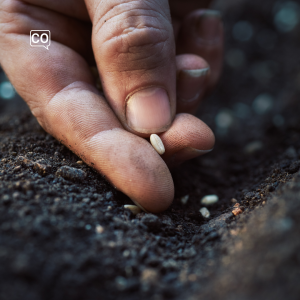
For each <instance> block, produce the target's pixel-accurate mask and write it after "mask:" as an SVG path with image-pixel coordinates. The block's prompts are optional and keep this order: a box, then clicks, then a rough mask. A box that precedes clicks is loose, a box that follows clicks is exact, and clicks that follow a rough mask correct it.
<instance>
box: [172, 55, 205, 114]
mask: <svg viewBox="0 0 300 300" xmlns="http://www.w3.org/2000/svg"><path fill="white" fill-rule="evenodd" d="M176 65H177V72H178V75H177V113H180V112H186V113H193V112H194V111H195V110H196V109H197V107H198V105H199V102H200V101H201V99H202V97H203V96H204V94H205V93H206V90H207V87H208V83H209V78H210V67H209V65H208V63H207V62H206V61H205V60H204V59H202V58H201V57H199V56H197V55H194V54H182V55H178V56H177V57H176Z"/></svg>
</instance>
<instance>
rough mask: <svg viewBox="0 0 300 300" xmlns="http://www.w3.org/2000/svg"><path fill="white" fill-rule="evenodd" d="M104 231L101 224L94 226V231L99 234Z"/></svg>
mask: <svg viewBox="0 0 300 300" xmlns="http://www.w3.org/2000/svg"><path fill="white" fill-rule="evenodd" d="M103 232H104V227H103V226H101V225H97V226H96V233H98V234H101V233H103Z"/></svg>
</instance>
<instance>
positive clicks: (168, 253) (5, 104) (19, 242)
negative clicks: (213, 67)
mask: <svg viewBox="0 0 300 300" xmlns="http://www.w3.org/2000/svg"><path fill="white" fill-rule="evenodd" d="M224 2H225V1H224ZM232 2H233V4H234V5H231V3H232ZM276 3H277V6H276V7H275V1H271V0H265V1H260V2H259V1H251V0H247V1H240V2H237V3H236V1H227V2H226V3H223V4H222V2H221V3H220V5H221V4H222V6H221V8H222V10H223V12H224V20H225V28H226V36H227V46H226V49H227V50H226V53H225V67H224V72H223V77H222V79H221V81H220V84H219V86H218V88H217V90H216V91H215V92H214V94H213V95H212V96H211V97H210V98H209V99H208V100H207V101H206V102H205V103H204V104H203V106H202V107H201V109H200V111H199V116H200V117H201V118H202V119H203V120H204V121H205V122H207V123H208V124H209V125H210V126H211V127H212V128H213V129H214V131H215V133H216V138H217V144H216V147H215V150H214V151H213V152H212V153H210V154H208V155H205V156H203V157H200V158H198V159H195V160H192V161H190V162H187V163H185V164H184V165H182V166H181V167H179V168H178V169H177V170H174V172H173V178H174V182H175V187H176V197H175V200H174V203H173V204H172V206H171V207H170V208H169V209H168V210H167V211H166V212H164V213H163V214H160V215H152V214H145V213H140V214H138V215H137V216H133V215H132V214H131V212H130V211H128V210H125V209H124V207H123V205H124V204H128V203H130V200H129V199H128V198H127V197H126V196H124V195H123V194H121V193H120V192H117V191H116V190H115V189H114V188H113V187H112V186H111V185H110V184H109V183H108V182H106V181H105V179H104V178H103V177H102V176H101V175H99V174H98V173H96V172H95V171H94V170H93V169H91V168H90V167H88V166H87V165H85V164H78V163H77V162H78V161H79V158H78V157H76V156H75V155H74V154H73V153H72V152H71V151H69V150H68V149H67V148H66V147H65V146H63V145H61V144H60V143H59V142H58V141H56V140H55V139H53V138H52V137H51V136H49V135H48V134H47V133H45V132H44V131H43V130H42V129H41V127H40V126H39V125H38V124H37V122H36V121H35V119H34V118H33V116H32V115H31V114H30V112H29V110H28V108H26V106H25V105H24V104H22V102H21V100H20V99H18V98H15V99H14V100H11V101H4V100H1V99H0V299H1V300H2V299H3V300H4V299H5V300H15V299H16V300H19V299H22V300H27V299H28V300H47V299H49V300H50V299H55V300H56V299H59V300H60V299H64V300H65V299H85V300H93V299H153V300H161V299H178V300H179V299H220V300H227V299H228V300H229V299H230V300H235V299H236V300H244V299H245V300H246V299H249V300H250V299H255V300H260V299H272V300H277V299H278V300H279V299H280V300H281V299H287V300H292V299H299V295H300V285H299V281H300V196H299V195H300V194H299V193H300V172H299V167H300V160H299V158H300V118H299V113H300V101H299V100H298V99H299V98H300V68H299V66H300V51H299V50H300V38H299V37H300V26H299V24H298V27H296V28H295V29H294V30H291V31H290V32H288V33H282V32H280V31H278V30H277V28H276V27H275V25H274V14H276V9H277V10H278V9H279V8H278V7H279V6H278V3H285V1H277V2H276ZM239 21H248V22H249V23H250V24H251V25H252V28H253V34H252V37H251V38H250V39H249V40H247V41H241V40H238V39H236V38H234V37H233V34H232V32H233V27H234V26H235V24H236V23H237V22H239ZM262 33H265V35H263V34H262ZM267 33H268V34H267ZM259 36H265V39H261V38H258V37H259ZM267 36H271V37H272V38H271V39H269V40H268V38H267ZM265 40H266V41H267V43H265V44H264V42H263V41H265ZM271 46H272V47H271ZM237 50H238V51H237ZM237 53H238V54H237ZM241 53H242V58H243V57H244V58H243V59H241V58H240V57H241ZM233 54H235V55H233ZM1 76H2V79H4V75H3V74H2V75H1ZM264 93H268V94H270V96H272V101H271V102H270V101H269V102H268V103H269V104H270V105H269V108H268V110H265V111H259V108H257V107H255V105H254V106H253V100H254V99H255V98H256V97H257V96H258V95H261V94H264ZM224 116H225V117H224ZM222 118H223V119H222ZM224 118H225V121H226V120H227V121H226V122H227V123H226V122H225V123H224ZM220 120H221V121H220ZM222 120H223V122H222ZM70 167H71V168H75V169H76V170H74V169H71V168H70ZM208 194H216V195H218V196H219V201H218V202H217V203H216V204H214V205H213V206H211V207H208V209H209V210H210V212H211V217H210V218H209V219H204V218H203V217H202V216H201V214H200V213H199V209H200V208H201V207H202V206H201V204H200V200H201V198H202V197H203V196H205V195H208ZM186 195H188V196H189V199H188V201H187V203H186V204H183V203H182V202H181V198H182V197H183V196H186ZM233 198H234V199H235V200H232V199H233ZM236 201H237V202H238V203H239V204H240V205H241V206H242V207H243V209H244V211H243V213H242V214H240V215H238V216H234V215H233V214H232V213H231V211H232V210H233V205H234V204H235V203H236Z"/></svg>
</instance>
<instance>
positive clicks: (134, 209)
mask: <svg viewBox="0 0 300 300" xmlns="http://www.w3.org/2000/svg"><path fill="white" fill-rule="evenodd" d="M124 208H126V209H129V210H130V211H131V212H132V213H133V214H134V215H135V216H136V215H137V214H139V213H140V212H142V210H141V209H140V208H139V207H138V206H136V205H124Z"/></svg>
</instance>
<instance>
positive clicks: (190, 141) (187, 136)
mask: <svg viewBox="0 0 300 300" xmlns="http://www.w3.org/2000/svg"><path fill="white" fill-rule="evenodd" d="M160 138H161V140H162V142H163V144H164V147H165V154H164V155H163V156H162V158H163V159H164V160H165V162H166V163H167V165H168V166H169V167H175V166H177V165H179V164H181V163H182V162H184V161H186V160H189V159H192V158H195V157H197V156H199V155H203V154H206V153H208V152H210V151H212V149H213V147H214V143H215V137H214V134H213V132H212V131H211V129H210V128H209V127H208V126H207V125H206V124H205V123H203V122H202V121H201V120H199V119H198V118H196V117H194V116H192V115H189V114H185V113H182V114H177V115H176V117H175V120H174V122H173V124H172V126H171V128H170V129H169V130H168V131H166V132H164V133H163V134H161V135H160Z"/></svg>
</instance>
